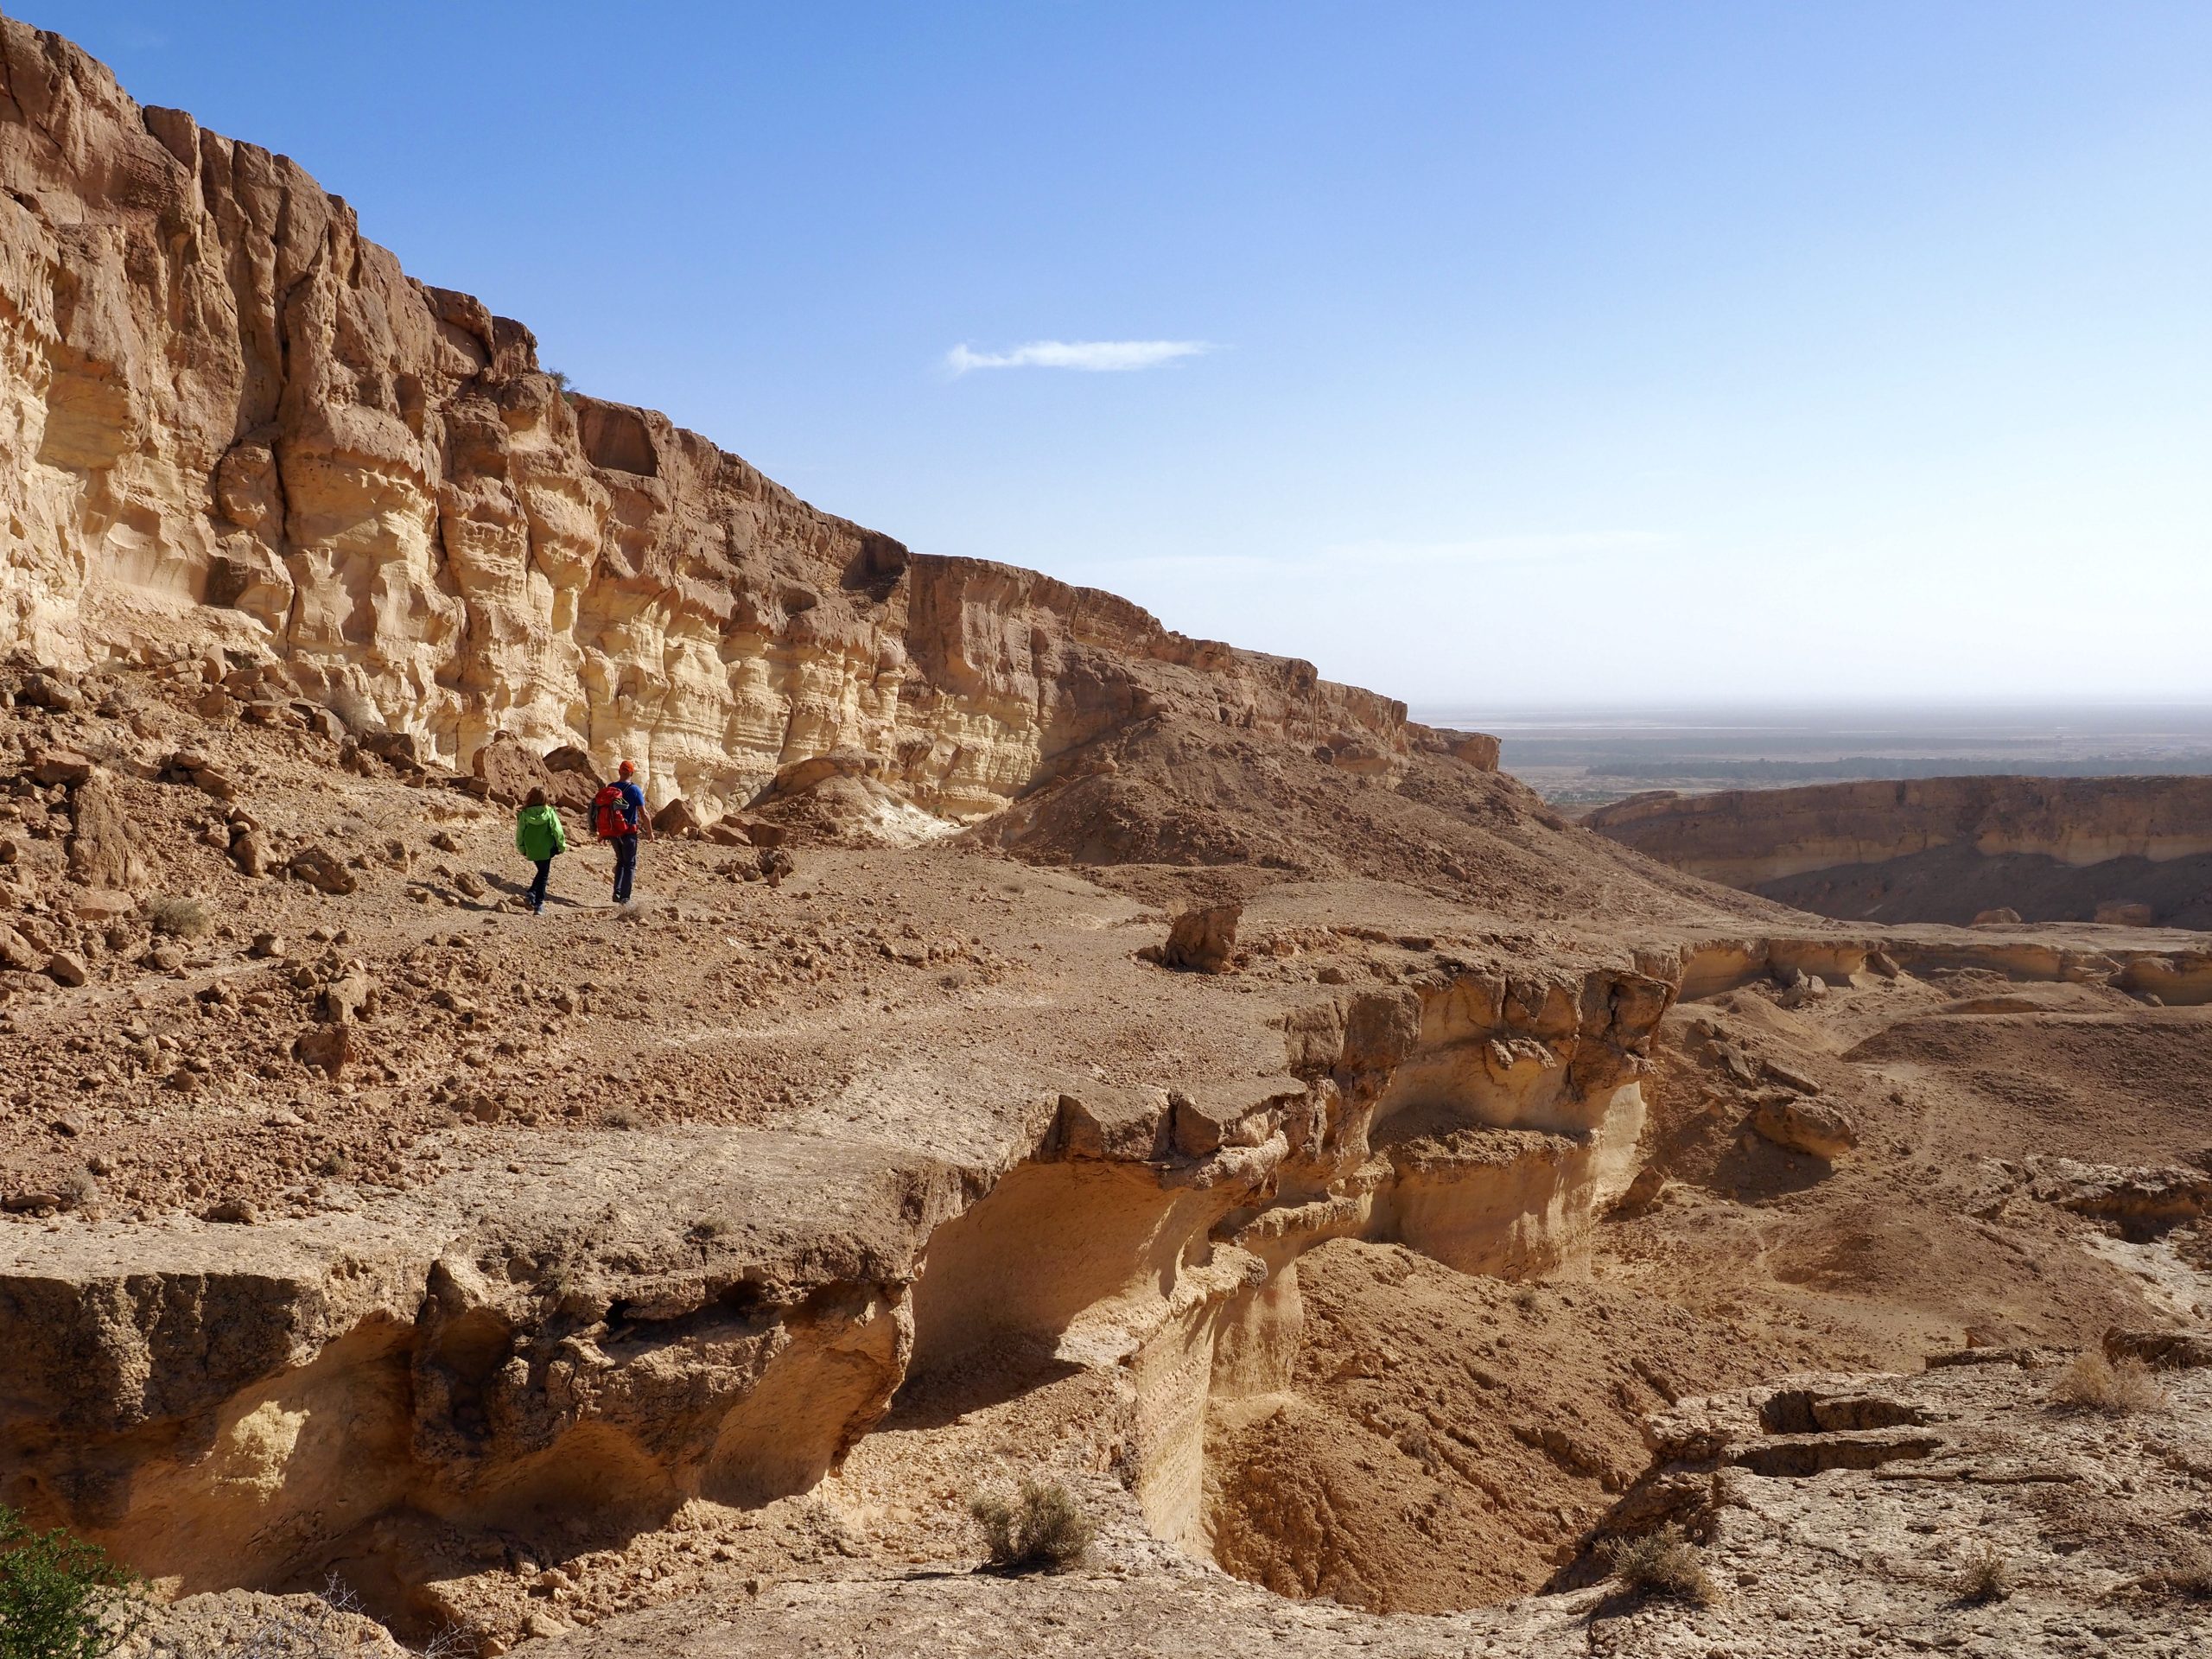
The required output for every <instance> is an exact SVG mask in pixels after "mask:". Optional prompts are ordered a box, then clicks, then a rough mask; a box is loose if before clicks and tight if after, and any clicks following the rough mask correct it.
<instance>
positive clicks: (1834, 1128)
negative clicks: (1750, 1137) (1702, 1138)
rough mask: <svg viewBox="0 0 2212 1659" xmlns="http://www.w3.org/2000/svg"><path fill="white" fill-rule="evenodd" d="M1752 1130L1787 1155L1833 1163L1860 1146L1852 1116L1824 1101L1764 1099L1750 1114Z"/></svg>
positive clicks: (1856, 1124)
mask: <svg viewBox="0 0 2212 1659" xmlns="http://www.w3.org/2000/svg"><path fill="white" fill-rule="evenodd" d="M1751 1128H1754V1129H1756V1130H1757V1131H1758V1133H1759V1134H1760V1135H1764V1136H1765V1137H1766V1139H1768V1140H1769V1141H1773V1142H1774V1144H1775V1145H1776V1146H1777V1147H1783V1148H1784V1149H1785V1150H1787V1151H1789V1152H1803V1153H1809V1154H1812V1155H1813V1156H1814V1157H1815V1158H1820V1159H1824V1160H1827V1162H1829V1163H1834V1161H1835V1160H1837V1159H1838V1158H1840V1157H1841V1156H1843V1154H1845V1153H1847V1152H1849V1151H1850V1150H1851V1149H1852V1148H1853V1147H1855V1146H1857V1145H1858V1144H1859V1125H1858V1123H1857V1122H1854V1121H1853V1118H1852V1116H1851V1114H1850V1113H1848V1112H1847V1111H1845V1110H1844V1109H1842V1108H1841V1107H1840V1106H1834V1105H1831V1104H1829V1103H1827V1101H1824V1100H1793V1099H1783V1100H1767V1101H1762V1102H1760V1103H1759V1104H1758V1107H1757V1108H1755V1109H1753V1111H1752V1113H1751Z"/></svg>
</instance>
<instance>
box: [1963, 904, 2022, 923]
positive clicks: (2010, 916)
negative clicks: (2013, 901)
mask: <svg viewBox="0 0 2212 1659" xmlns="http://www.w3.org/2000/svg"><path fill="white" fill-rule="evenodd" d="M2019 919H2020V912H2018V911H2017V910H2014V909H2013V908H2012V906H2009V905H1999V906H1998V907H1997V908H1996V909H1994V910H1978V911H1976V912H1974V925H1975V926H1976V927H2012V926H2014V925H2017V924H2018V921H2019Z"/></svg>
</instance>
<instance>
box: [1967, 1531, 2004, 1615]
mask: <svg viewBox="0 0 2212 1659" xmlns="http://www.w3.org/2000/svg"><path fill="white" fill-rule="evenodd" d="M2011 1594H2012V1562H2011V1561H2010V1560H2006V1559H2005V1555H2004V1554H2003V1553H2002V1552H2001V1551H1999V1549H1997V1548H1995V1547H1994V1546H1993V1545H1990V1544H1980V1545H1977V1546H1976V1547H1975V1548H1973V1549H1972V1550H1969V1551H1968V1552H1967V1560H1966V1565H1965V1566H1964V1567H1961V1568H1960V1569H1959V1599H1960V1600H1961V1601H1970V1602H1973V1603H1974V1604H1975V1605H1977V1606H1979V1605H1981V1604H1982V1603H1984V1602H1991V1601H2003V1600H2004V1599H2005V1598H2006V1597H2008V1596H2010V1595H2011Z"/></svg>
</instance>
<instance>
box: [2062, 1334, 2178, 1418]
mask: <svg viewBox="0 0 2212 1659" xmlns="http://www.w3.org/2000/svg"><path fill="white" fill-rule="evenodd" d="M2050 1397H2051V1398H2052V1399H2053V1400H2055V1401H2056V1402H2058V1403H2059V1404H2060V1405H2062V1406H2078V1407H2080V1408H2082V1409H2084V1410H2088V1411H2101V1412H2106V1413H2108V1414H2111V1415H2113V1416H2114V1417H2126V1416H2129V1415H2132V1414H2134V1413H2136V1412H2139V1411H2164V1410H2165V1409H2166V1408H2167V1407H2169V1406H2171V1404H2172V1403H2173V1397H2172V1396H2171V1395H2169V1394H2168V1393H2167V1392H2166V1391H2165V1389H2163V1388H2161V1387H2160V1386H2159V1385H2158V1379H2157V1378H2156V1377H2154V1376H2152V1375H2151V1368H2150V1367H2149V1366H2147V1365H2145V1363H2143V1362H2142V1361H2141V1360H2139V1359H2135V1358H2132V1357H2131V1358H2126V1359H2123V1360H2121V1361H2120V1363H2118V1364H2116V1365H2115V1364H2114V1363H2113V1362H2112V1361H2110V1360H2108V1359H2107V1358H2106V1357H2104V1355H2103V1353H2102V1352H2101V1351H2099V1350H2097V1349H2094V1348H2087V1349H2084V1350H2082V1352H2080V1353H2078V1354H2076V1355H2075V1357H2074V1359H2073V1362H2072V1363H2070V1364H2069V1365H2068V1366H2067V1368H2066V1369H2065V1370H2063V1371H2062V1372H2060V1373H2059V1376H2058V1381H2057V1382H2056V1383H2054V1384H2052V1386H2051V1390H2050Z"/></svg>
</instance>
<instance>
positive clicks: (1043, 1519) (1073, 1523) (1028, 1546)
mask: <svg viewBox="0 0 2212 1659" xmlns="http://www.w3.org/2000/svg"><path fill="white" fill-rule="evenodd" d="M968 1512H969V1514H970V1515H972V1516H975V1517H976V1524H977V1525H978V1526H980V1527H982V1529H983V1541H984V1543H985V1545H986V1546H987V1547H988V1548H989V1550H990V1554H991V1565H992V1566H994V1567H1007V1568H1010V1569H1013V1570H1015V1571H1020V1570H1021V1569H1024V1568H1032V1567H1051V1568H1052V1570H1053V1571H1054V1572H1061V1571H1065V1569H1066V1568H1068V1567H1073V1566H1074V1565H1075V1564H1076V1563H1077V1562H1078V1561H1080V1560H1082V1559H1083V1558H1084V1554H1086V1553H1088V1552H1089V1550H1090V1540H1091V1537H1092V1535H1093V1534H1094V1533H1095V1531H1096V1529H1095V1528H1093V1527H1092V1525H1091V1524H1090V1517H1089V1516H1086V1515H1085V1514H1084V1512H1083V1506H1082V1505H1081V1504H1080V1503H1077V1502H1076V1499H1075V1495H1074V1494H1073V1493H1071V1492H1070V1491H1068V1489H1067V1488H1066V1487H1065V1486H1063V1485H1061V1484H1059V1482H1058V1481H1051V1482H1046V1481H1040V1480H1038V1479H1036V1478H1034V1477H1024V1478H1023V1480H1022V1483H1021V1486H1020V1490H1019V1491H1016V1492H1015V1493H1014V1495H1013V1496H1012V1497H1007V1495H1006V1494H1004V1493H1002V1492H978V1493H977V1494H976V1496H975V1497H972V1498H970V1499H969V1503H968Z"/></svg>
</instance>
